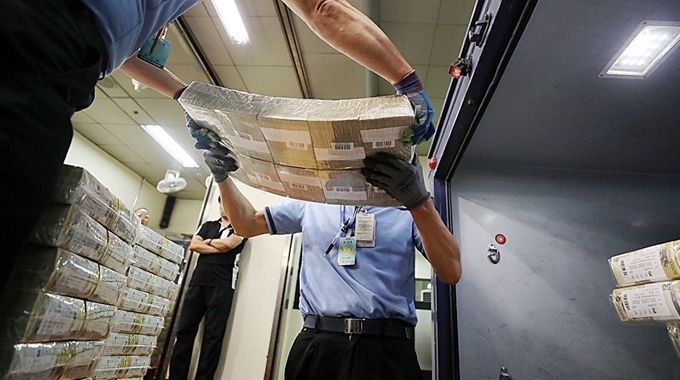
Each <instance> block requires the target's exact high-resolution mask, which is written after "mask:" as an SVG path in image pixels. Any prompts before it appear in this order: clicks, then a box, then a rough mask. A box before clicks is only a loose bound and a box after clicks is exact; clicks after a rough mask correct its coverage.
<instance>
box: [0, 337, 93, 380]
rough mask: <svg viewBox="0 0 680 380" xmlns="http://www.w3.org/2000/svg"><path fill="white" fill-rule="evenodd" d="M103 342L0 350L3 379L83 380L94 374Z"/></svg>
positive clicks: (37, 345)
mask: <svg viewBox="0 0 680 380" xmlns="http://www.w3.org/2000/svg"><path fill="white" fill-rule="evenodd" d="M103 346H104V342H103V341H101V340H100V341H65V342H48V343H22V344H15V345H9V346H2V347H0V378H2V379H7V380H10V379H11V380H19V379H27V380H28V379H82V378H85V377H88V376H91V375H92V374H94V370H95V368H96V366H97V364H98V362H99V358H100V357H101V355H102V348H103Z"/></svg>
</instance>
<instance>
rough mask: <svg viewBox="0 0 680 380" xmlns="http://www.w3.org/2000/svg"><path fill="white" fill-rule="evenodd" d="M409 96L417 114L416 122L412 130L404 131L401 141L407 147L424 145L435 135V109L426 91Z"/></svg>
mask: <svg viewBox="0 0 680 380" xmlns="http://www.w3.org/2000/svg"><path fill="white" fill-rule="evenodd" d="M407 96H408V100H409V101H410V102H411V106H412V107H413V111H414V112H415V118H416V120H415V124H414V125H413V126H412V127H411V128H409V129H407V130H405V131H404V133H403V134H402V136H401V140H402V141H403V142H404V145H406V146H412V145H418V144H422V143H424V142H425V141H427V140H429V139H431V138H432V136H433V135H434V131H435V126H434V122H432V119H433V118H434V108H432V104H431V103H430V99H428V98H427V94H425V91H424V90H423V91H420V92H414V93H411V94H407Z"/></svg>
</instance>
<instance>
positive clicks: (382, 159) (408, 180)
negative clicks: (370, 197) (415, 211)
mask: <svg viewBox="0 0 680 380" xmlns="http://www.w3.org/2000/svg"><path fill="white" fill-rule="evenodd" d="M364 165H366V167H365V168H362V169H361V174H363V175H364V177H366V182H368V183H370V184H371V185H373V186H377V187H379V188H381V189H383V190H385V192H386V193H387V194H389V195H390V196H391V197H392V198H394V199H396V200H397V201H399V202H401V203H402V204H403V205H404V206H406V208H407V209H412V208H414V207H416V206H420V205H421V204H423V203H425V202H426V201H427V200H428V199H430V193H429V192H428V191H427V189H425V181H424V180H423V173H422V169H421V168H420V165H419V164H418V163H416V164H412V163H408V162H406V161H403V160H400V159H398V158H396V157H394V156H392V155H391V154H388V153H384V152H381V153H378V154H376V155H375V156H372V157H366V158H365V159H364Z"/></svg>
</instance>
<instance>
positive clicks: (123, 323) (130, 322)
mask: <svg viewBox="0 0 680 380" xmlns="http://www.w3.org/2000/svg"><path fill="white" fill-rule="evenodd" d="M164 325H165V318H163V317H160V316H155V315H149V314H143V313H136V312H133V311H127V310H121V309H118V310H116V314H115V315H114V317H113V320H112V321H111V332H118V333H124V334H141V335H153V336H158V334H160V333H161V331H162V330H163V326H164Z"/></svg>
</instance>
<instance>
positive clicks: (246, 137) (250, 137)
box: [236, 131, 253, 141]
mask: <svg viewBox="0 0 680 380" xmlns="http://www.w3.org/2000/svg"><path fill="white" fill-rule="evenodd" d="M236 134H237V135H238V137H240V138H242V139H244V140H250V141H253V135H251V134H249V133H245V132H241V131H236Z"/></svg>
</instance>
